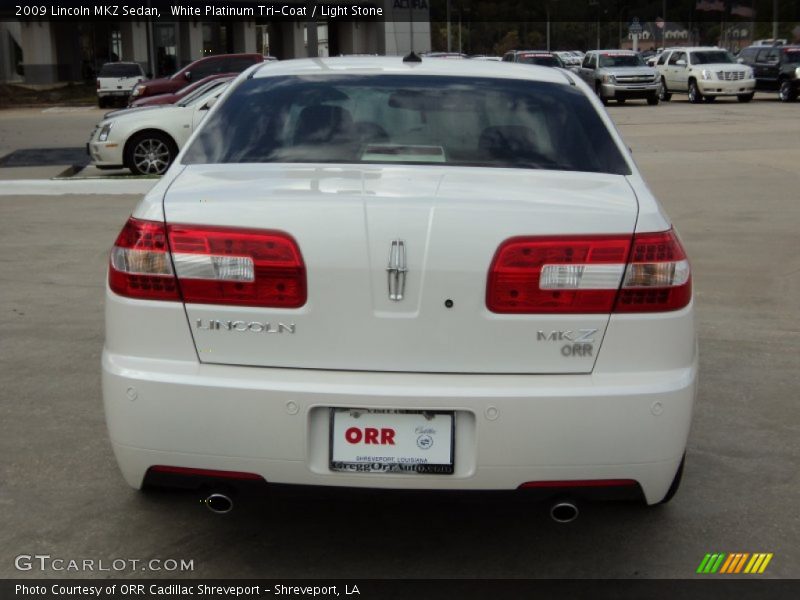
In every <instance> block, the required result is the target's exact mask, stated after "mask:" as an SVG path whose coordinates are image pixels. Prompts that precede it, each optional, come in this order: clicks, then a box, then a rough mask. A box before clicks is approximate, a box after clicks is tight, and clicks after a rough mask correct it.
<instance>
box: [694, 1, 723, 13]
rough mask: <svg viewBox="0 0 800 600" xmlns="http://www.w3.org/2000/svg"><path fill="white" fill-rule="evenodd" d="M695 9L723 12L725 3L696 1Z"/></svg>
mask: <svg viewBox="0 0 800 600" xmlns="http://www.w3.org/2000/svg"><path fill="white" fill-rule="evenodd" d="M695 8H696V9H697V10H705V11H717V12H724V11H725V2H723V0H697V5H696V6H695Z"/></svg>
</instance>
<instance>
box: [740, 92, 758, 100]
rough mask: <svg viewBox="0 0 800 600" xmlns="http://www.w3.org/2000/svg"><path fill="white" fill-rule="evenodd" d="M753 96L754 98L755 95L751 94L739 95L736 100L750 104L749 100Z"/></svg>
mask: <svg viewBox="0 0 800 600" xmlns="http://www.w3.org/2000/svg"><path fill="white" fill-rule="evenodd" d="M753 96H755V94H753V93H750V94H739V95H738V96H736V99H737V100H738V101H739V102H750V100H752V99H753Z"/></svg>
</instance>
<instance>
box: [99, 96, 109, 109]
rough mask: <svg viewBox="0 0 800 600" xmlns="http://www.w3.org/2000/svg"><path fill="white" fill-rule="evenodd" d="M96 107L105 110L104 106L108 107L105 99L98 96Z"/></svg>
mask: <svg viewBox="0 0 800 600" xmlns="http://www.w3.org/2000/svg"><path fill="white" fill-rule="evenodd" d="M97 106H98V108H105V107H106V106H108V102H106V99H105V98H103V97H102V96H100V97H98V98H97Z"/></svg>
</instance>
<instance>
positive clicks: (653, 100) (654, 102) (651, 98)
mask: <svg viewBox="0 0 800 600" xmlns="http://www.w3.org/2000/svg"><path fill="white" fill-rule="evenodd" d="M647 103H648V104H649V105H650V106H655V105H657V104H658V95H656V94H650V95H649V96H648V97H647Z"/></svg>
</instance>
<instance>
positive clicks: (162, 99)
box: [129, 73, 238, 108]
mask: <svg viewBox="0 0 800 600" xmlns="http://www.w3.org/2000/svg"><path fill="white" fill-rule="evenodd" d="M237 75H238V73H216V74H214V75H209V76H208V77H204V78H203V79H200V80H198V81H195V82H194V83H190V84H189V85H187V86H185V87H182V88H181V89H179V90H178V91H177V92H173V93H171V94H157V95H155V96H147V97H146V98H139V99H138V100H134V101H133V102H131V103H130V104H129V106H130V107H131V108H136V107H139V106H153V105H155V104H175V103H176V102H178V101H179V100H181V99H183V98H185V97H186V96H188V95H189V94H191V93H192V92H194V91H195V90H197V89H200V88H201V87H202V86H204V85H205V84H206V83H208V82H209V81H214V80H215V79H222V78H223V77H236V76H237Z"/></svg>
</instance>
